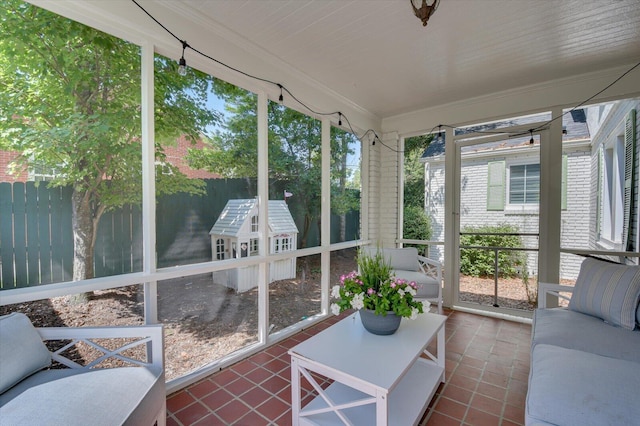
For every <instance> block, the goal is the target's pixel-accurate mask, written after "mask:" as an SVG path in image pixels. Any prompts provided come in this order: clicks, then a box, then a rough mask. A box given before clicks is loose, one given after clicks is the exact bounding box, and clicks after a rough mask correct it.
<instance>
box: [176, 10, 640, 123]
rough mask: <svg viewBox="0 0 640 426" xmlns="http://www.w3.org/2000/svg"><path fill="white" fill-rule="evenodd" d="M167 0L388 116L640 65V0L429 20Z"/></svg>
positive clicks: (456, 13) (458, 13)
mask: <svg viewBox="0 0 640 426" xmlns="http://www.w3.org/2000/svg"><path fill="white" fill-rule="evenodd" d="M166 3H172V5H171V6H172V7H171V8H172V9H173V10H174V11H175V10H176V9H178V11H179V10H180V9H181V8H184V10H185V13H186V14H188V15H191V16H193V14H194V13H197V14H198V15H200V16H202V17H204V18H205V19H209V20H211V21H213V22H212V25H219V26H221V27H224V28H225V29H226V30H228V32H230V33H233V34H234V35H235V36H237V37H238V38H240V39H242V42H243V43H245V44H246V43H252V44H254V45H255V46H257V47H259V48H260V49H263V50H264V51H266V52H268V53H269V54H270V55H273V57H275V58H277V59H278V60H280V61H282V62H283V63H285V64H287V66H289V67H293V68H295V69H296V70H297V71H299V72H301V73H303V74H304V75H307V76H308V77H310V78H311V79H313V80H316V81H317V82H318V83H320V84H322V85H324V86H326V87H327V88H330V89H331V90H333V91H334V92H337V93H339V94H341V95H342V96H344V97H346V98H348V99H350V100H351V101H352V102H354V103H355V104H357V105H359V106H360V107H362V108H364V109H366V110H368V111H370V112H371V113H373V114H375V115H376V116H378V117H379V118H385V117H390V116H394V115H397V114H401V113H404V112H408V111H413V110H417V109H420V108H427V107H432V106H436V105H442V104H446V103H450V102H454V101H460V100H464V99H468V98H472V97H476V96H482V95H486V94H490V93H496V92H500V91H503V90H509V89H515V88H519V87H523V86H529V85H533V84H539V83H543V82H546V81H549V80H555V79H563V78H567V77H571V76H573V75H577V74H584V73H589V72H594V71H600V70H605V69H609V68H613V67H617V66H623V65H629V67H631V66H632V65H634V64H635V63H637V62H640V1H639V0H600V1H596V0H575V1H571V0H441V3H440V6H439V8H438V10H437V11H436V12H435V14H434V15H433V16H432V17H431V19H430V21H429V24H428V25H427V27H423V26H422V23H421V22H420V21H419V20H418V18H416V17H415V16H414V15H413V11H412V10H411V6H410V4H409V0H207V1H203V0H182V1H180V2H165V4H166ZM253 71H255V70H253ZM282 83H283V84H285V85H286V81H283V82H282ZM638 84H639V86H640V82H639V83H638ZM598 89H600V88H594V91H596V90H598Z"/></svg>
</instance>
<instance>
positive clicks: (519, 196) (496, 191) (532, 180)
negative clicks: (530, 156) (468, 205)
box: [487, 155, 568, 211]
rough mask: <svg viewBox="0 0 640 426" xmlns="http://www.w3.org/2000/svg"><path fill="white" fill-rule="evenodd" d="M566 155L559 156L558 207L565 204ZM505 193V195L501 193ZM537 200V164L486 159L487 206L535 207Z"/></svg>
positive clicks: (538, 173) (563, 206)
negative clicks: (560, 174)
mask: <svg viewBox="0 0 640 426" xmlns="http://www.w3.org/2000/svg"><path fill="white" fill-rule="evenodd" d="M567 170H568V157H567V155H563V156H562V209H563V210H566V208H567ZM505 194H506V196H505ZM539 203H540V164H539V163H528V164H522V163H520V164H509V165H507V162H506V161H505V160H499V161H490V162H489V163H487V210H488V211H491V210H496V211H497V210H504V209H505V204H506V205H507V206H508V207H511V208H513V210H514V211H515V210H516V209H523V208H525V209H527V210H528V209H531V208H537V207H538V204H539Z"/></svg>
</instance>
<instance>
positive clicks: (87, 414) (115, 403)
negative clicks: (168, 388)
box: [0, 367, 166, 426]
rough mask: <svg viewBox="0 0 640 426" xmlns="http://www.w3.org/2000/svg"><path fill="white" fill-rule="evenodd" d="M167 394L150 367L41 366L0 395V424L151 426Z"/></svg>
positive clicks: (157, 375)
mask: <svg viewBox="0 0 640 426" xmlns="http://www.w3.org/2000/svg"><path fill="white" fill-rule="evenodd" d="M165 397H166V396H165V389H164V375H163V374H162V371H155V370H153V369H151V368H145V367H123V368H112V369H93V370H82V369H62V370H45V371H41V372H39V373H36V374H34V375H32V376H30V377H29V378H27V379H25V380H24V381H22V382H21V383H19V384H18V385H16V386H14V387H13V388H12V389H10V390H9V391H7V392H6V393H5V394H3V395H0V424H2V425H5V424H6V425H37V424H43V422H44V421H49V422H50V423H49V424H56V425H65V426H76V425H77V426H86V425H92V426H100V425H104V426H108V425H116V424H117V425H152V424H153V422H154V420H155V417H156V415H157V413H158V411H159V410H160V409H161V407H162V404H163V401H164V400H165Z"/></svg>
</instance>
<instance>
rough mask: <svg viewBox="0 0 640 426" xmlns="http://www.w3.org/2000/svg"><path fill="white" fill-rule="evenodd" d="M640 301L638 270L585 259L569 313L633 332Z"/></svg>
mask: <svg viewBox="0 0 640 426" xmlns="http://www.w3.org/2000/svg"><path fill="white" fill-rule="evenodd" d="M639 300H640V266H635V265H619V264H615V263H609V262H604V261H602V260H598V259H592V258H587V259H585V260H584V261H583V262H582V265H581V266H580V273H579V274H578V278H577V280H576V285H575V289H574V291H573V294H572V296H571V301H570V302H569V309H571V310H573V311H577V312H582V313H584V314H587V315H593V316H595V317H598V318H602V319H603V320H604V321H606V322H608V323H611V324H613V325H616V326H619V327H623V328H627V329H629V330H633V329H634V328H635V326H636V309H637V306H638V301H639Z"/></svg>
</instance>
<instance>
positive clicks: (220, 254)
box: [216, 238, 224, 260]
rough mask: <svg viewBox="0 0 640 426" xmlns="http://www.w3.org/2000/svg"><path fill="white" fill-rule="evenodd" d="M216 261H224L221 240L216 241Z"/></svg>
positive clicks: (222, 240) (222, 242) (222, 241)
mask: <svg viewBox="0 0 640 426" xmlns="http://www.w3.org/2000/svg"><path fill="white" fill-rule="evenodd" d="M216 259H218V260H224V239H222V238H218V239H217V240H216Z"/></svg>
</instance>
